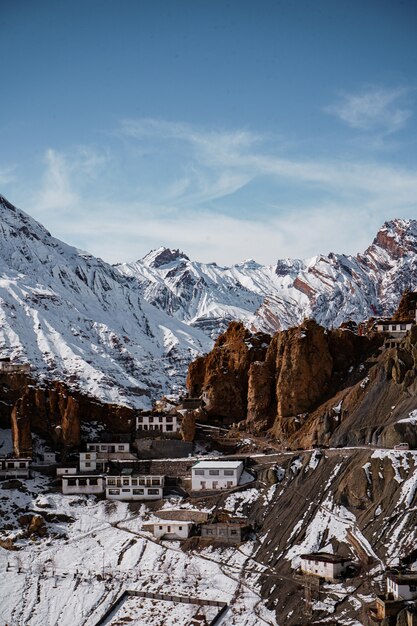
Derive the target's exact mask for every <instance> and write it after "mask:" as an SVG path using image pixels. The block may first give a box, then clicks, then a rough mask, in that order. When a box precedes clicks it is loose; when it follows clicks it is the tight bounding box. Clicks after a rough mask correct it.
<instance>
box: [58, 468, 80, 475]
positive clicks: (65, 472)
mask: <svg viewBox="0 0 417 626" xmlns="http://www.w3.org/2000/svg"><path fill="white" fill-rule="evenodd" d="M76 473H77V468H76V467H57V468H56V475H57V476H67V475H73V474H76Z"/></svg>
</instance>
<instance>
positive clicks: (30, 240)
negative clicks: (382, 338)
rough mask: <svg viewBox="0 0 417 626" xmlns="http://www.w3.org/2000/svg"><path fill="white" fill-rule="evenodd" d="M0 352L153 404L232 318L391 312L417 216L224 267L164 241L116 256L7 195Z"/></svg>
mask: <svg viewBox="0 0 417 626" xmlns="http://www.w3.org/2000/svg"><path fill="white" fill-rule="evenodd" d="M0 237H1V246H0V356H10V357H12V358H13V359H18V360H21V361H27V362H30V363H31V364H32V365H33V368H34V371H36V372H37V373H38V375H41V376H42V375H47V376H49V377H51V378H57V379H63V380H64V381H66V382H68V383H69V384H71V385H72V386H74V387H77V388H79V389H80V390H81V391H84V392H88V393H91V394H93V395H94V396H96V397H98V398H100V399H101V400H103V401H105V402H118V403H122V404H128V405H130V406H134V407H144V406H149V404H150V401H151V398H154V397H156V396H158V395H160V394H161V393H164V392H167V391H168V390H172V389H174V388H175V386H178V385H180V386H181V385H183V384H184V380H185V374H186V368H187V366H188V364H189V362H190V361H191V360H192V359H193V358H195V356H196V355H197V354H199V353H201V352H206V351H209V350H210V349H211V347H212V339H213V338H214V337H216V336H217V335H218V334H219V333H220V332H221V331H223V330H225V328H226V326H227V325H228V323H229V321H231V320H242V321H243V322H244V323H245V324H246V325H248V326H250V327H251V328H252V329H262V330H266V331H269V332H271V331H275V330H277V329H279V328H286V327H288V326H291V325H294V324H298V323H299V322H300V321H302V319H303V318H304V317H307V316H308V317H314V318H315V319H316V320H317V321H318V322H319V323H322V324H324V325H327V326H331V325H335V326H336V325H339V324H340V323H341V322H342V321H344V320H346V319H356V320H362V319H365V318H367V317H369V316H370V315H375V314H380V313H390V312H392V311H393V310H394V309H395V308H396V306H397V303H398V300H399V298H400V295H401V293H402V291H403V290H404V288H405V287H412V288H415V287H416V285H417V254H416V253H417V221H414V220H394V221H392V222H387V223H386V224H384V226H383V227H382V229H381V230H380V231H379V232H378V234H377V236H376V238H375V240H374V242H373V243H372V245H371V246H370V247H369V248H368V249H367V250H366V251H365V252H364V253H363V254H361V255H358V256H356V257H352V256H345V255H337V254H329V255H328V256H317V257H313V258H311V259H306V260H303V261H301V260H290V259H286V260H280V261H278V262H277V263H276V265H271V266H264V265H259V264H258V263H256V262H255V261H245V262H244V263H241V264H237V265H233V266H232V267H221V266H218V265H216V264H215V263H208V264H207V263H206V264H205V263H198V262H195V261H191V260H190V259H189V258H188V257H187V256H186V255H185V254H183V253H181V252H179V251H178V250H168V249H166V248H160V249H159V250H156V251H154V252H151V253H149V254H148V255H147V256H146V257H145V258H144V259H142V260H141V261H138V262H136V263H131V264H127V263H126V264H121V265H118V266H111V265H109V264H107V263H105V262H104V261H102V260H101V259H97V258H95V257H93V256H92V255H90V254H87V253H85V252H82V251H80V250H77V249H76V248H73V247H71V246H68V245H67V244H65V243H63V242H61V241H59V240H57V239H55V238H54V237H52V236H51V235H50V234H49V233H48V232H47V231H46V230H45V228H44V227H43V226H41V225H40V224H39V223H37V222H36V221H35V220H33V219H32V218H30V217H29V216H28V215H27V214H26V213H24V212H23V211H21V210H20V209H17V208H15V207H14V206H13V205H11V204H10V203H9V202H8V201H7V200H6V199H5V198H3V197H2V196H0Z"/></svg>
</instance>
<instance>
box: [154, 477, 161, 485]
mask: <svg viewBox="0 0 417 626" xmlns="http://www.w3.org/2000/svg"><path fill="white" fill-rule="evenodd" d="M160 484H161V479H160V478H152V485H160Z"/></svg>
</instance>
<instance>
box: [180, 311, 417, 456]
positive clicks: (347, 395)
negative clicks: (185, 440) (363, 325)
mask: <svg viewBox="0 0 417 626" xmlns="http://www.w3.org/2000/svg"><path fill="white" fill-rule="evenodd" d="M257 337H258V335H257ZM251 341H252V337H251V335H250V333H248V331H245V330H244V329H243V327H240V326H239V325H234V326H233V327H230V328H229V330H228V331H227V332H226V333H225V334H224V335H222V336H221V337H220V338H219V340H218V342H217V343H216V347H215V349H214V350H213V352H212V353H210V354H209V355H207V356H206V357H202V358H200V359H199V360H198V361H197V362H195V363H194V364H192V365H191V366H190V369H189V374H188V380H187V384H188V387H189V389H190V390H191V391H192V392H193V394H195V395H199V394H202V395H203V398H205V399H207V404H206V407H205V409H206V413H207V416H208V419H213V418H215V417H217V418H221V419H225V420H228V421H229V422H230V421H239V420H242V421H243V423H244V426H245V427H247V428H249V429H250V430H252V431H253V432H255V433H268V434H270V435H273V436H274V437H275V438H276V439H278V440H280V441H281V442H282V443H283V444H284V445H288V446H290V447H298V446H302V447H305V446H311V445H313V444H336V445H348V444H354V445H357V444H362V443H368V442H369V443H378V444H379V445H388V446H391V445H395V444H396V443H399V442H401V441H403V440H405V441H408V442H409V443H410V444H411V445H413V446H414V445H416V446H417V436H416V434H415V432H414V430H415V429H414V423H411V422H410V421H407V419H408V415H409V413H410V412H411V411H413V410H414V409H417V382H416V374H417V326H414V327H413V328H412V330H411V331H410V332H409V333H408V334H407V336H406V337H405V338H404V339H403V341H402V342H401V343H400V344H399V345H398V346H397V347H396V348H392V349H390V350H385V349H383V348H382V344H383V337H382V335H381V334H377V333H371V334H370V335H367V336H358V335H356V334H354V333H353V332H351V331H349V330H347V329H337V330H326V329H324V328H323V327H321V326H319V325H318V324H317V323H316V322H314V321H312V320H308V321H305V322H303V324H301V326H298V327H295V328H290V329H288V330H286V331H282V332H278V333H276V334H275V335H274V336H273V337H272V339H271V340H270V341H269V342H268V341H267V340H265V337H264V338H263V339H262V344H261V345H262V346H263V347H262V349H261V350H259V351H256V350H255V349H254V348H253V347H249V346H251Z"/></svg>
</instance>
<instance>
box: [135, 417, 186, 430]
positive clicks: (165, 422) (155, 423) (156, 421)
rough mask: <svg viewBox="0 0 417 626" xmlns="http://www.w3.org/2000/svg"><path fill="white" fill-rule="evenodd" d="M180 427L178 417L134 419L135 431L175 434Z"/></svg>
mask: <svg viewBox="0 0 417 626" xmlns="http://www.w3.org/2000/svg"><path fill="white" fill-rule="evenodd" d="M180 426H181V424H180V421H179V418H178V415H138V416H137V417H136V430H145V431H149V430H150V431H153V430H157V431H159V432H163V433H177V432H178V431H179V429H180Z"/></svg>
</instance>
